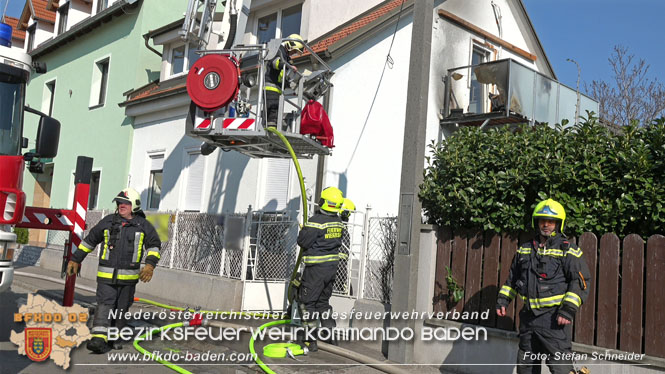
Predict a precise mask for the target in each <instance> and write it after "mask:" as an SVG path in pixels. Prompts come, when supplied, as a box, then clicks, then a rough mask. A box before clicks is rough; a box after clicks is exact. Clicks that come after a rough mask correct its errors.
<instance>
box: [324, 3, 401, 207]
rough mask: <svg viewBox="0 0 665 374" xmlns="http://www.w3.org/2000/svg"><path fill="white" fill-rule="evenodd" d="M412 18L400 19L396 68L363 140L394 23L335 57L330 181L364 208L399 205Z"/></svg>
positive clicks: (388, 75)
mask: <svg viewBox="0 0 665 374" xmlns="http://www.w3.org/2000/svg"><path fill="white" fill-rule="evenodd" d="M411 23H412V17H411V15H408V16H405V17H402V20H401V21H400V25H402V26H400V29H399V30H398V32H397V35H396V37H395V42H394V45H393V49H392V53H391V55H392V58H393V60H394V65H393V68H392V69H390V68H386V71H385V74H384V77H383V81H382V83H381V88H380V90H379V93H378V95H377V98H376V102H375V103H374V108H373V110H372V113H371V115H370V117H369V120H368V122H367V126H366V128H365V131H364V133H363V135H362V138H361V139H360V142H359V143H358V139H359V138H360V133H361V131H362V127H363V123H364V122H365V118H366V117H367V113H368V110H369V106H370V104H371V102H372V99H373V97H374V94H375V92H376V87H377V84H378V82H379V78H380V76H381V70H382V69H383V65H384V61H385V59H386V54H387V53H388V48H389V46H390V41H391V37H392V32H393V30H394V25H393V26H390V27H388V28H387V29H386V30H383V31H382V32H381V33H380V34H378V35H377V36H375V37H374V38H371V39H370V40H368V41H366V42H364V43H363V44H361V45H360V46H359V47H358V48H356V49H355V50H354V51H352V52H349V53H347V54H346V55H345V56H342V57H341V58H340V59H339V60H335V61H333V62H332V63H331V64H332V67H333V70H334V71H335V75H334V76H333V84H334V85H335V87H334V91H333V100H332V106H331V110H330V113H329V114H330V121H331V123H332V125H333V128H334V131H335V145H336V147H335V149H334V153H333V155H332V157H330V158H329V159H328V164H327V173H326V181H325V184H326V185H336V186H338V187H339V188H340V189H342V191H343V192H344V194H345V196H347V197H349V198H350V199H351V200H353V202H354V203H355V205H356V207H357V208H359V209H364V207H365V206H366V205H368V204H370V205H372V207H373V211H374V213H375V214H378V215H385V214H396V213H397V208H398V202H397V200H398V196H399V181H400V168H401V161H402V143H403V134H404V121H405V110H406V91H407V87H408V81H407V77H408V71H409V50H410V47H409V46H410V43H411ZM356 53H359V54H358V55H356ZM356 143H358V148H357V150H356V153H355V156H353V159H351V156H352V154H353V151H354V148H355V146H356ZM349 163H350V165H349ZM347 166H348V169H347ZM345 179H346V181H345Z"/></svg>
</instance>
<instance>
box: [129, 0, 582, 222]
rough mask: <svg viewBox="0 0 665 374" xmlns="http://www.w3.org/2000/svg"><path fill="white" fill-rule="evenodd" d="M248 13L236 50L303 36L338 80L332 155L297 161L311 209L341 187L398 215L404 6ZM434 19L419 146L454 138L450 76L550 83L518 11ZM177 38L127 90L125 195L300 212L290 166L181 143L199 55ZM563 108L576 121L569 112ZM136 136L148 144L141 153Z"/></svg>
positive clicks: (202, 207) (303, 4)
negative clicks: (483, 67)
mask: <svg viewBox="0 0 665 374" xmlns="http://www.w3.org/2000/svg"><path fill="white" fill-rule="evenodd" d="M333 3H334V4H333ZM251 5H252V6H251V9H250V14H249V17H248V20H247V26H246V32H245V34H244V38H243V43H244V44H254V43H262V42H267V41H268V40H270V39H272V38H275V37H285V36H287V35H289V34H292V33H300V34H301V35H302V36H303V37H304V38H305V39H306V40H308V43H309V44H310V45H311V46H312V48H313V49H314V51H315V52H316V53H318V54H319V56H321V57H322V58H324V59H325V60H326V62H327V63H328V64H329V65H330V66H331V67H332V70H333V71H334V73H335V75H334V76H333V78H332V82H333V84H334V87H333V88H332V90H331V91H330V93H329V94H328V98H327V103H326V104H327V106H328V114H329V116H330V120H331V122H332V125H333V128H334V130H335V148H334V149H333V152H332V155H331V156H322V157H318V156H315V157H314V158H313V159H311V160H301V167H302V168H303V174H304V176H305V185H306V189H307V194H308V200H309V201H310V202H315V201H316V198H315V194H316V191H317V181H318V183H319V185H322V186H331V185H332V186H337V187H339V188H340V189H342V191H343V192H344V193H345V196H348V197H350V198H351V199H352V200H353V201H354V202H355V203H356V206H357V207H358V208H359V209H361V210H363V209H364V208H365V207H366V206H371V207H372V208H373V212H374V213H375V214H379V215H396V214H397V211H398V196H399V181H400V167H401V158H402V143H403V140H402V139H403V134H404V124H405V121H406V120H407V119H406V118H405V113H406V102H407V96H406V94H407V87H408V65H409V59H410V53H411V28H412V23H413V18H412V11H413V1H402V0H388V1H370V2H362V4H357V2H351V1H344V2H326V1H321V0H306V1H253V2H252V3H251ZM432 17H433V21H434V22H433V25H434V26H433V28H432V46H431V48H432V54H431V56H432V57H431V62H430V64H431V69H430V89H429V90H430V92H429V96H428V97H429V98H428V113H427V118H428V120H427V139H428V140H427V142H428V143H430V142H437V141H441V140H442V139H444V138H445V137H446V136H450V134H451V131H450V130H449V129H447V128H444V127H442V126H441V121H442V119H443V117H444V113H442V112H443V109H444V107H445V105H444V104H445V103H444V98H445V97H446V86H445V77H446V75H447V74H448V70H449V69H452V68H456V67H463V66H468V65H475V64H478V63H484V62H491V61H498V60H504V59H512V61H513V63H514V64H517V65H519V66H522V67H525V68H526V69H528V70H529V71H532V72H534V74H538V75H539V76H541V77H544V78H543V79H548V80H555V79H556V76H555V74H554V71H553V69H552V67H551V65H550V63H549V61H548V59H547V56H546V54H545V51H544V49H543V47H542V45H541V43H540V42H539V40H538V36H537V34H536V32H535V30H534V28H533V25H532V23H531V21H530V20H529V17H528V14H527V12H526V9H525V7H524V5H523V3H522V1H520V0H495V1H490V0H483V1H474V2H468V1H463V0H448V1H445V2H436V3H435V8H434V9H433V10H432ZM227 27H228V26H224V25H223V24H222V25H218V28H219V30H220V35H221V37H220V38H219V41H218V42H219V44H214V43H213V44H211V46H209V48H211V49H212V48H221V45H222V44H223V42H224V37H225V30H226V29H227ZM178 28H179V24H178V22H176V23H174V24H172V25H165V26H164V28H162V29H161V30H157V32H155V33H153V34H151V35H149V37H150V38H151V39H152V40H153V44H155V45H163V49H164V53H163V56H162V68H161V73H160V80H159V82H153V83H152V84H150V85H148V86H144V87H139V88H137V89H135V90H134V91H131V92H128V94H127V96H126V100H125V101H124V102H123V103H122V104H121V105H122V106H123V107H124V108H125V113H126V115H127V116H129V117H130V118H132V123H133V126H134V128H135V135H136V137H135V140H134V142H133V144H132V156H131V162H130V174H131V175H132V178H133V182H132V185H133V186H134V187H135V188H136V189H137V190H139V191H142V198H143V199H144V201H149V202H150V203H149V205H150V206H151V208H153V209H158V210H193V211H202V212H203V211H205V212H212V213H221V212H243V211H246V210H247V209H248V207H249V206H251V207H252V208H253V209H259V210H267V211H275V210H284V209H286V210H290V209H297V207H299V206H300V200H299V199H300V191H299V188H298V182H297V180H296V177H295V170H294V169H293V167H292V166H291V163H290V160H285V159H252V158H249V157H247V156H244V155H241V154H239V153H237V152H232V151H231V152H223V151H221V150H217V151H215V152H214V153H212V154H211V155H210V156H207V157H206V156H202V155H200V152H199V146H200V142H199V141H195V140H194V139H192V138H189V137H187V136H186V135H185V117H186V115H187V112H188V106H189V103H190V100H189V97H188V96H187V93H186V86H185V84H186V79H185V74H186V72H187V68H186V67H187V66H188V65H189V64H191V61H192V60H193V59H195V58H196V56H194V55H193V54H192V53H191V51H192V49H193V46H185V45H183V43H182V42H181V41H180V40H179V39H178V38H177V29H178ZM388 54H389V57H387V56H388ZM296 64H297V65H298V66H301V67H302V68H307V67H309V66H310V64H311V60H310V58H309V57H307V56H306V55H305V56H302V57H299V58H296ZM384 65H385V66H386V67H385V68H384ZM460 76H461V77H462V79H457V80H454V81H453V82H452V83H451V85H453V86H454V87H456V93H457V95H458V96H459V97H457V96H456V97H455V100H456V101H455V102H456V105H457V106H458V107H459V108H460V110H462V111H464V112H470V111H473V110H481V109H483V108H484V110H485V111H487V110H489V109H488V108H490V106H491V104H490V102H489V99H488V98H487V94H488V92H484V93H482V97H480V99H479V98H478V96H479V94H478V92H483V91H482V90H481V89H480V88H478V83H477V82H476V81H477V79H476V77H475V75H474V73H473V72H472V71H471V70H469V71H468V72H466V74H460ZM456 77H457V76H456ZM479 90H480V91H479ZM511 92H512V91H511ZM569 107H570V105H569ZM572 109H573V110H572V112H573V113H574V103H572ZM568 112H570V108H568ZM139 134H141V135H139ZM140 138H141V139H142V138H146V139H152V140H153V141H152V142H151V143H150V144H146V143H142V142H140V141H138V140H137V139H140Z"/></svg>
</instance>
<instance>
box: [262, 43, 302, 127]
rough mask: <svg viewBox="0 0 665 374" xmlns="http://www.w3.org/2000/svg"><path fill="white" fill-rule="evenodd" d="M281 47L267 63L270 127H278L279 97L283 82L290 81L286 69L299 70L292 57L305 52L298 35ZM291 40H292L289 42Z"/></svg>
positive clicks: (266, 80) (266, 88)
mask: <svg viewBox="0 0 665 374" xmlns="http://www.w3.org/2000/svg"><path fill="white" fill-rule="evenodd" d="M286 39H287V40H284V42H282V44H281V45H280V46H279V50H278V51H277V54H276V55H275V57H274V58H273V59H272V60H269V61H267V65H268V66H267V69H266V73H265V86H264V88H263V89H264V91H265V93H266V111H267V122H268V126H277V120H278V117H277V116H278V114H279V113H277V112H278V111H279V97H280V95H282V94H283V92H282V81H283V80H284V79H288V78H287V77H285V76H284V75H285V74H284V67H285V66H286V68H287V69H292V70H296V71H297V70H298V69H297V68H296V67H295V66H294V65H292V64H293V61H291V55H293V54H294V53H302V52H303V50H304V45H303V39H302V37H301V36H300V35H298V34H291V35H289V36H288V37H287V38H286ZM288 39H291V40H288ZM286 83H288V81H287V82H286Z"/></svg>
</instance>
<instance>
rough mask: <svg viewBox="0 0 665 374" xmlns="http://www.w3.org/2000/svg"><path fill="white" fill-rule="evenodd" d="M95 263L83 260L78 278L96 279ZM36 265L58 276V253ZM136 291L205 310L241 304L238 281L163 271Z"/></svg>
mask: <svg viewBox="0 0 665 374" xmlns="http://www.w3.org/2000/svg"><path fill="white" fill-rule="evenodd" d="M25 256H29V255H28V254H26V255H25ZM26 258H27V257H26ZM97 261H98V259H97V257H94V256H89V258H86V260H85V261H84V262H83V264H82V266H81V277H82V278H85V279H90V280H96V279H97ZM23 262H24V263H25V262H26V261H23ZM36 264H38V265H39V266H41V267H42V268H44V269H47V270H52V271H58V272H59V271H60V270H61V269H60V266H61V264H62V251H59V250H54V249H48V248H47V249H43V250H42V251H41V256H40V259H39V262H37V263H36ZM136 290H137V291H138V292H140V293H144V294H147V295H150V296H155V297H159V298H162V299H165V300H171V301H175V302H177V303H178V305H189V306H190V307H195V306H201V307H205V308H206V309H207V310H216V309H219V310H240V303H241V300H242V282H240V281H239V280H234V279H228V278H222V277H218V276H212V275H206V274H199V273H193V272H188V271H182V270H173V269H166V268H163V267H157V269H155V273H154V276H153V278H152V280H151V281H150V282H148V283H143V282H139V285H137V286H136ZM192 290H196V292H192Z"/></svg>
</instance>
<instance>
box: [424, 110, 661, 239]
mask: <svg viewBox="0 0 665 374" xmlns="http://www.w3.org/2000/svg"><path fill="white" fill-rule="evenodd" d="M565 125H566V123H565V122H564V124H563V126H565ZM563 126H559V125H557V126H556V128H551V127H548V126H533V127H528V126H522V127H519V128H518V129H513V130H510V129H508V128H503V129H493V130H490V131H483V130H479V129H477V128H463V129H461V130H460V131H458V132H457V133H455V135H453V136H451V137H449V138H447V139H446V140H445V141H444V142H443V143H440V144H438V145H435V144H432V145H430V147H432V151H433V153H432V156H431V157H429V158H428V160H427V161H428V164H429V165H428V167H427V169H426V170H425V178H424V182H423V184H422V185H421V191H420V198H421V200H422V202H423V208H424V210H425V213H426V215H427V217H428V220H429V222H430V223H435V224H438V225H443V226H450V227H452V228H482V229H484V230H494V231H497V232H502V231H521V230H529V231H530V230H531V221H530V219H531V218H530V216H531V212H532V211H533V208H534V207H535V204H536V203H537V202H538V201H540V200H543V199H546V198H548V197H551V198H553V199H555V200H557V201H559V202H560V203H561V204H563V206H564V207H565V208H566V213H567V216H568V218H567V220H566V234H568V235H579V234H581V233H582V232H585V231H592V232H596V233H600V234H602V233H605V232H614V233H616V234H617V235H619V236H624V235H627V234H631V233H637V234H640V235H641V236H642V237H645V238H646V237H648V236H650V235H652V234H656V233H659V234H664V233H665V210H664V209H663V205H664V204H665V118H661V119H659V120H657V121H655V122H654V123H653V124H651V125H650V126H646V127H638V126H637V125H635V124H633V125H631V126H626V127H623V128H622V129H623V131H622V134H619V135H616V134H613V133H611V132H610V131H608V129H607V128H606V127H605V126H602V125H600V124H599V123H598V121H597V119H596V118H594V117H593V115H592V114H590V115H589V119H588V120H585V121H584V122H583V123H581V124H579V125H577V126H570V127H567V128H565V129H564V128H563Z"/></svg>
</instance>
